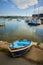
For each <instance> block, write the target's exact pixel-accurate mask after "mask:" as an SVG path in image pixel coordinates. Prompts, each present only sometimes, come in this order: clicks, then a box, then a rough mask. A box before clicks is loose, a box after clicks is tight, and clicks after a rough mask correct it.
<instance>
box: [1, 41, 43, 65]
mask: <svg viewBox="0 0 43 65" xmlns="http://www.w3.org/2000/svg"><path fill="white" fill-rule="evenodd" d="M6 44H7V42H2V41H1V43H0V47H2V48H7V45H6ZM8 44H9V43H8ZM39 46H40V48H41V49H39V48H36V47H35V46H32V48H31V50H30V52H28V53H26V55H24V56H21V57H18V58H12V57H10V56H9V55H8V54H9V53H4V52H2V51H0V65H43V63H42V62H34V61H32V60H35V61H36V60H37V59H38V60H39V59H40V60H43V50H42V49H43V46H42V45H39ZM26 58H27V59H26ZM29 58H30V59H32V60H29ZM38 60H37V61H38Z"/></svg>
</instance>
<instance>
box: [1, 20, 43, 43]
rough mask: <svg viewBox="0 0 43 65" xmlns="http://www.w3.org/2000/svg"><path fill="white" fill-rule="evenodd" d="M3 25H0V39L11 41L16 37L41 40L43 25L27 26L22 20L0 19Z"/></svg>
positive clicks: (42, 40) (42, 37) (42, 39)
mask: <svg viewBox="0 0 43 65" xmlns="http://www.w3.org/2000/svg"><path fill="white" fill-rule="evenodd" d="M0 22H4V23H5V26H4V27H0V40H6V41H9V42H12V41H14V40H16V39H21V38H26V39H30V40H33V41H38V42H43V25H40V26H29V25H28V24H27V23H26V22H25V21H24V20H21V21H17V20H16V19H12V20H9V19H0Z"/></svg>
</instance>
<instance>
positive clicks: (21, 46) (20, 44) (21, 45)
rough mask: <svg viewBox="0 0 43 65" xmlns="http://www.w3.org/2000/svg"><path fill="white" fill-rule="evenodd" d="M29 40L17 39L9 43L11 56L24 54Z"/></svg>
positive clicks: (28, 48)
mask: <svg viewBox="0 0 43 65" xmlns="http://www.w3.org/2000/svg"><path fill="white" fill-rule="evenodd" d="M30 47H31V40H25V39H24V40H17V41H15V42H13V43H11V44H10V45H9V48H8V49H9V51H10V53H11V55H12V56H13V57H16V56H20V55H22V54H25V53H26V52H27V51H29V50H30Z"/></svg>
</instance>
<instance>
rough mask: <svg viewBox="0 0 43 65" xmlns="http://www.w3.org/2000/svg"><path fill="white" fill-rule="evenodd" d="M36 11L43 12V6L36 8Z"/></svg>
mask: <svg viewBox="0 0 43 65" xmlns="http://www.w3.org/2000/svg"><path fill="white" fill-rule="evenodd" d="M34 11H35V12H36V13H43V6H40V7H38V8H35V9H34Z"/></svg>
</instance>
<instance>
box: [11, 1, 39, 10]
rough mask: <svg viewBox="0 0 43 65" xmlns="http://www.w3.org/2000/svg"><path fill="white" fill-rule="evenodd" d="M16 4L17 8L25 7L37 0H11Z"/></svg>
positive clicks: (35, 2)
mask: <svg viewBox="0 0 43 65" xmlns="http://www.w3.org/2000/svg"><path fill="white" fill-rule="evenodd" d="M11 1H12V2H13V3H15V4H16V5H17V7H18V8H19V9H26V8H28V7H29V6H32V5H35V4H37V3H38V1H37V0H11Z"/></svg>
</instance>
